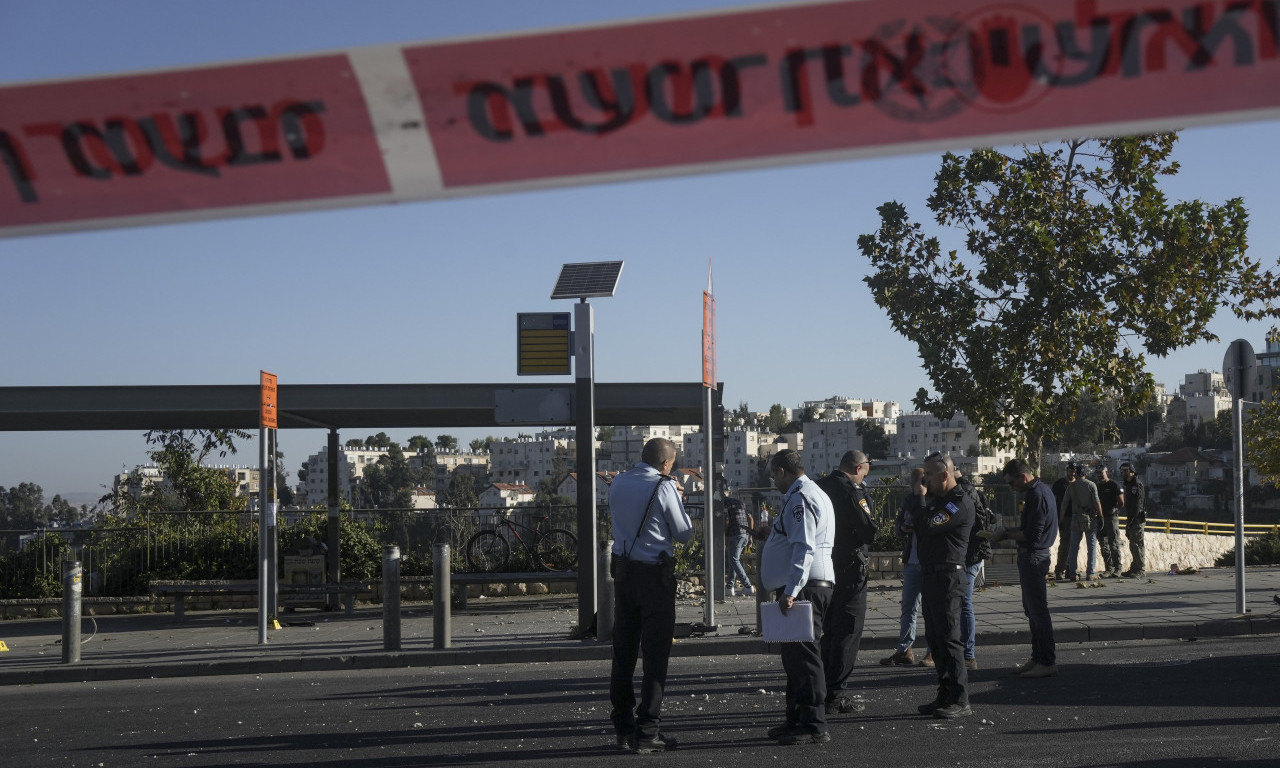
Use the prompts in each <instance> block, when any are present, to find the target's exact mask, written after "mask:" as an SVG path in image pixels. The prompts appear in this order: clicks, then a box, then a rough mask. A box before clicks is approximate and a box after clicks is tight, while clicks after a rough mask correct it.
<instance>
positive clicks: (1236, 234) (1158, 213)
mask: <svg viewBox="0 0 1280 768" xmlns="http://www.w3.org/2000/svg"><path fill="white" fill-rule="evenodd" d="M1176 140H1177V135H1176V134H1157V135H1148V136H1134V137H1121V138H1109V139H1073V140H1070V141H1066V142H1063V143H1062V144H1061V145H1058V146H1054V147H1045V146H1043V145H1035V146H1025V147H1023V148H1022V149H1021V150H1020V151H1018V152H1012V153H1009V154H1005V153H1003V152H1000V151H997V150H995V149H978V150H974V151H973V152H971V153H969V154H968V155H955V154H951V153H947V154H946V155H944V156H943V158H942V165H941V168H940V170H939V171H938V173H937V175H936V177H935V187H934V191H933V194H932V195H931V196H930V197H929V199H928V208H929V211H930V212H931V213H932V214H933V218H934V221H935V223H936V224H937V225H938V226H939V227H940V228H942V229H943V230H945V231H946V232H947V234H948V236H953V237H955V238H956V239H957V240H959V241H960V243H961V246H962V247H961V248H960V249H957V250H945V251H944V250H943V247H942V245H941V243H940V241H939V239H938V237H935V236H932V235H930V234H928V233H926V231H925V228H924V226H922V225H921V224H920V223H918V222H914V221H911V220H910V219H909V217H908V215H907V209H906V207H905V206H903V205H902V204H901V203H898V202H888V203H885V204H884V205H882V206H880V208H879V213H880V228H879V230H878V231H876V232H874V233H870V234H864V235H862V236H860V237H859V238H858V247H859V249H860V251H861V253H862V254H863V255H864V256H865V257H866V258H867V259H869V260H870V261H871V264H872V266H873V268H874V272H873V273H872V274H871V275H869V276H868V277H866V278H865V280H866V282H867V284H868V286H869V287H870V288H871V292H872V295H873V296H874V297H875V301H876V303H877V304H878V305H879V306H880V307H882V308H883V309H884V310H885V311H886V312H887V313H888V315H889V319H890V321H891V322H892V324H893V327H894V328H895V330H897V331H898V332H899V333H901V334H902V335H904V336H906V337H907V338H908V339H910V340H911V341H912V342H914V343H915V344H916V347H917V349H918V351H919V354H920V358H921V361H922V362H923V365H924V368H925V371H926V373H927V374H928V376H929V379H930V382H931V383H932V386H933V392H929V391H927V390H925V389H921V390H920V391H919V392H918V393H917V394H916V396H915V398H914V400H913V402H914V404H915V406H916V407H917V408H919V409H920V410H923V411H928V412H930V413H933V414H935V415H937V416H939V417H943V418H946V417H950V416H952V415H954V414H955V413H957V412H961V413H964V414H966V415H968V416H969V417H970V418H971V419H973V421H974V423H975V424H977V425H978V427H979V429H980V431H981V433H982V436H983V437H984V438H985V439H986V440H989V441H992V442H995V443H998V444H1002V445H1008V446H1017V447H1024V448H1026V449H1027V450H1028V451H1029V453H1030V454H1031V455H1032V456H1033V458H1034V459H1035V460H1036V461H1037V462H1038V458H1039V455H1040V453H1041V451H1042V448H1043V445H1044V443H1045V442H1046V441H1048V442H1052V441H1054V440H1055V439H1056V438H1057V437H1058V435H1059V434H1060V429H1061V425H1062V424H1063V423H1065V422H1067V421H1068V420H1070V419H1071V417H1072V416H1073V415H1074V414H1075V412H1076V410H1077V408H1078V407H1079V402H1080V399H1081V397H1087V398H1089V399H1092V400H1094V401H1100V400H1103V399H1104V398H1108V397H1109V398H1111V399H1113V400H1114V401H1115V403H1116V409H1117V414H1118V415H1119V416H1126V415H1132V414H1137V413H1140V412H1142V409H1143V408H1144V407H1146V406H1147V404H1148V403H1149V402H1150V400H1151V399H1152V396H1153V392H1154V380H1153V379H1152V377H1151V375H1150V374H1149V373H1148V372H1147V370H1146V355H1148V354H1150V355H1155V356H1163V355H1166V354H1168V353H1169V352H1171V351H1173V350H1175V349H1178V348H1180V347H1183V346H1186V345H1189V344H1193V343H1195V342H1199V341H1213V340H1216V336H1215V335H1214V334H1213V333H1211V332H1210V331H1209V329H1208V324H1209V322H1210V320H1212V318H1213V317H1214V315H1215V314H1216V312H1217V311H1218V310H1219V309H1220V308H1224V307H1225V308H1227V309H1229V310H1230V311H1232V312H1233V313H1234V314H1235V315H1236V316H1237V317H1240V318H1243V319H1249V320H1255V319H1259V318H1262V317H1275V316H1277V310H1276V308H1275V299H1276V298H1277V297H1278V296H1280V284H1278V281H1277V277H1276V275H1275V274H1273V273H1272V272H1271V271H1268V270H1264V269H1263V267H1262V266H1261V265H1260V263H1259V262H1258V261H1257V260H1255V259H1252V258H1250V257H1249V256H1248V255H1247V254H1246V245H1247V239H1246V234H1247V229H1248V214H1247V213H1246V211H1245V206H1244V203H1243V201H1242V200H1240V199H1239V198H1233V199H1231V200H1228V201H1227V202H1226V203H1224V204H1222V205H1211V204H1208V203H1205V202H1202V201H1199V200H1192V201H1188V202H1173V203H1171V202H1169V201H1168V200H1167V199H1166V198H1165V195H1164V193H1163V192H1162V191H1161V189H1160V181H1161V178H1162V177H1167V176H1171V175H1173V174H1176V173H1177V171H1178V164H1177V163H1176V162H1174V161H1173V160H1172V159H1171V156H1172V152H1173V147H1174V144H1175V142H1176Z"/></svg>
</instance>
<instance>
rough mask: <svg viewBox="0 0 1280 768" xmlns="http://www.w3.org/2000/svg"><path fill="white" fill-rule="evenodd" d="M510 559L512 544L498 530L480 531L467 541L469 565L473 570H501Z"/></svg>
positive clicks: (488, 571)
mask: <svg viewBox="0 0 1280 768" xmlns="http://www.w3.org/2000/svg"><path fill="white" fill-rule="evenodd" d="M510 560H511V545H510V544H508V543H507V540H506V539H504V538H502V537H501V536H499V535H498V533H497V531H480V532H479V533H477V534H476V535H475V536H472V537H471V538H470V539H469V540H468V541H467V565H469V566H471V570H473V571H483V572H486V573H492V572H494V571H501V570H502V569H503V568H506V567H507V562H508V561H510Z"/></svg>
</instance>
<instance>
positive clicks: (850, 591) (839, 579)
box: [818, 451, 876, 715]
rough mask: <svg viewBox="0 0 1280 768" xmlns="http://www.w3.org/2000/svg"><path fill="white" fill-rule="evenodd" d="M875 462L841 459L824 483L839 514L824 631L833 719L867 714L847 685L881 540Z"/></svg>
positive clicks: (857, 455) (855, 455) (858, 454)
mask: <svg viewBox="0 0 1280 768" xmlns="http://www.w3.org/2000/svg"><path fill="white" fill-rule="evenodd" d="M869 471H871V462H870V461H869V460H868V459H867V455H866V454H865V453H863V452H862V451H849V452H847V453H845V455H844V456H842V457H840V466H838V467H836V468H835V469H834V470H832V471H831V474H829V475H827V476H826V477H824V478H822V479H821V480H818V487H819V488H821V489H822V490H823V491H824V492H825V493H826V494H827V496H829V497H830V498H831V506H832V507H833V508H834V509H835V513H836V541H835V545H834V546H833V547H832V548H831V563H832V565H833V566H835V572H836V578H835V582H836V587H835V590H834V591H833V592H832V593H831V602H830V604H828V605H827V614H826V617H825V619H824V624H823V628H822V665H823V668H824V669H825V671H826V677H827V699H826V710H827V714H828V715H834V714H838V713H841V712H861V711H862V710H863V709H866V706H865V705H863V704H862V703H861V702H858V701H855V700H854V699H853V697H851V696H849V695H848V691H849V689H848V687H847V683H848V681H849V675H850V673H852V672H853V667H854V664H856V663H857V661H858V645H859V644H860V643H861V642H862V629H863V627H864V626H865V623H866V618H867V571H868V568H867V565H868V563H869V558H868V556H867V551H868V550H869V549H870V546H871V542H872V541H873V540H874V539H875V536H876V524H875V522H874V512H873V507H872V504H871V498H870V497H869V496H868V495H867V487H866V485H865V484H863V480H865V479H866V477H867V472H869Z"/></svg>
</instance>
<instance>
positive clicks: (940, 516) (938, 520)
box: [929, 504, 951, 525]
mask: <svg viewBox="0 0 1280 768" xmlns="http://www.w3.org/2000/svg"><path fill="white" fill-rule="evenodd" d="M947 506H948V507H950V506H951V505H950V504H948V505H947ZM950 520H951V513H950V512H948V511H946V510H945V509H943V510H939V511H938V513H937V514H935V515H934V516H933V517H931V518H929V525H946V524H947V523H948V522H949V521H950Z"/></svg>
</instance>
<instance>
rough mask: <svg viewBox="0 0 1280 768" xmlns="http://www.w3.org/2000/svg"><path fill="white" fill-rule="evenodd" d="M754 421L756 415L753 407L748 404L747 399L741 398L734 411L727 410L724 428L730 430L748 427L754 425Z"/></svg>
mask: <svg viewBox="0 0 1280 768" xmlns="http://www.w3.org/2000/svg"><path fill="white" fill-rule="evenodd" d="M753 421H754V417H753V415H752V413H751V408H750V407H748V406H747V403H746V401H745V400H741V401H739V402H738V407H737V408H734V409H733V410H732V411H726V412H725V415H724V428H725V430H726V431H728V432H732V431H734V430H738V429H746V428H747V427H750V426H754V424H753Z"/></svg>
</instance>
